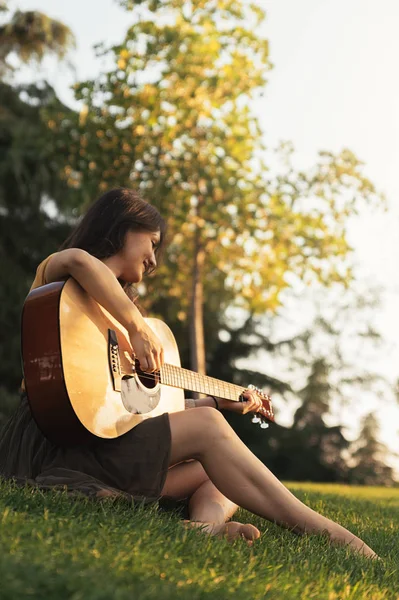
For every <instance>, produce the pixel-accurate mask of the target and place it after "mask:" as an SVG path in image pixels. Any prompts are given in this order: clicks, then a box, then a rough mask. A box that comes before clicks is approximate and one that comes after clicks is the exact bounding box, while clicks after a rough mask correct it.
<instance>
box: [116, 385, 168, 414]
mask: <svg viewBox="0 0 399 600" xmlns="http://www.w3.org/2000/svg"><path fill="white" fill-rule="evenodd" d="M121 388H122V389H121V397H122V402H123V404H124V406H125V408H126V410H128V411H129V412H131V413H133V414H139V415H143V414H146V413H149V412H151V411H152V410H154V408H156V407H157V406H158V404H159V401H160V398H161V386H160V384H157V385H156V386H155V387H154V388H151V389H148V388H146V387H145V386H144V385H143V384H142V383H141V381H140V380H139V378H138V376H137V375H133V376H132V377H126V378H124V379H122V385H121Z"/></svg>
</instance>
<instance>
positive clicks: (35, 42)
mask: <svg viewBox="0 0 399 600" xmlns="http://www.w3.org/2000/svg"><path fill="white" fill-rule="evenodd" d="M2 10H7V8H6V7H4V8H2ZM74 44H75V40H74V36H73V34H72V32H71V30H70V29H69V27H67V26H66V25H64V24H63V23H60V22H59V21H56V20H54V19H50V18H49V17H48V16H47V15H44V14H43V13H41V12H38V11H27V12H21V11H19V10H17V11H16V12H15V13H14V14H13V15H12V17H11V19H10V20H9V21H8V22H7V23H5V24H4V25H2V26H1V27H0V73H1V72H3V74H4V72H5V71H7V70H10V69H11V70H12V68H11V66H10V64H9V63H8V62H7V57H8V56H9V55H10V54H11V53H16V54H17V56H18V58H19V60H21V61H22V62H28V61H29V60H35V61H41V60H42V58H43V57H44V55H45V54H48V53H52V54H55V55H56V56H57V57H59V58H63V57H64V56H65V54H66V53H67V52H68V50H69V49H70V48H72V47H73V46H74Z"/></svg>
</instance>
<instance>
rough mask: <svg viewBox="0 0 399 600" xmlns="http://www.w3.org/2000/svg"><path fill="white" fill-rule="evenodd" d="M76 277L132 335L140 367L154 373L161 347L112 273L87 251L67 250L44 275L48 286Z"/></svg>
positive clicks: (61, 253)
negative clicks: (53, 282) (51, 283)
mask: <svg viewBox="0 0 399 600" xmlns="http://www.w3.org/2000/svg"><path fill="white" fill-rule="evenodd" d="M67 277H73V278H74V279H76V281H77V282H78V283H79V284H80V285H81V286H82V288H83V289H84V290H85V291H86V292H87V293H88V294H89V295H90V296H91V297H92V298H93V299H94V300H96V302H98V303H99V304H101V306H103V307H104V308H105V309H106V310H107V311H108V312H109V313H110V314H111V315H112V316H113V317H114V318H115V319H116V320H117V321H118V322H119V323H120V324H121V325H122V326H123V327H124V328H125V329H126V330H127V331H128V333H129V337H130V341H131V344H132V347H133V350H134V352H135V354H136V358H137V359H138V361H139V362H140V366H141V368H142V369H143V370H145V371H154V370H156V369H159V368H160V367H161V366H162V364H163V349H162V345H161V343H160V341H159V339H158V338H157V336H156V335H155V334H154V332H153V331H152V329H151V328H150V327H149V326H148V325H147V323H146V322H145V321H144V319H143V317H142V316H141V314H140V311H139V310H138V308H137V307H136V306H135V305H134V304H133V302H132V301H131V300H129V298H128V297H127V296H126V294H125V292H124V291H123V289H122V287H121V285H120V283H119V282H118V280H117V278H116V277H115V275H114V274H113V272H112V271H111V270H110V269H109V268H108V267H107V266H106V265H105V264H103V263H102V262H101V261H100V260H98V259H97V258H95V257H94V256H91V254H89V253H88V252H85V250H81V249H79V248H68V249H67V250H62V251H61V252H58V253H57V254H55V255H54V256H52V257H51V259H50V260H49V263H48V265H47V267H46V271H45V280H46V283H50V282H52V281H59V280H62V279H66V278H67Z"/></svg>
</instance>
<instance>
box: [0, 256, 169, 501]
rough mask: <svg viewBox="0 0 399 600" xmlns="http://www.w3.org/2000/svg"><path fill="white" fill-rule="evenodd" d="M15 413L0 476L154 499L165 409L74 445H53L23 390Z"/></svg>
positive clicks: (40, 272) (164, 455) (165, 459)
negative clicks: (111, 434)
mask: <svg viewBox="0 0 399 600" xmlns="http://www.w3.org/2000/svg"><path fill="white" fill-rule="evenodd" d="M51 256H53V255H50V256H48V257H47V258H46V259H45V260H44V261H43V262H41V263H40V265H39V266H38V268H37V271H36V277H35V279H34V281H33V284H32V286H31V290H32V289H35V288H37V287H40V286H42V285H45V284H46V283H47V281H46V274H45V271H46V266H47V264H48V262H49V260H50V258H51ZM22 388H23V392H22V395H21V402H20V405H19V407H18V409H17V410H16V412H15V414H14V415H13V416H12V417H11V419H10V420H9V421H8V422H7V423H6V424H5V426H4V427H3V430H2V431H0V475H2V476H3V477H13V478H14V479H15V480H16V481H18V482H21V483H23V482H31V483H34V484H35V485H39V486H40V487H41V488H53V487H55V486H60V487H63V488H66V489H67V490H69V491H79V492H83V493H84V494H88V495H97V496H102V495H103V496H106V495H111V494H114V493H118V492H119V493H121V494H125V495H128V496H130V497H134V498H140V499H144V500H149V501H152V500H155V499H157V498H159V496H160V494H161V491H162V488H163V485H164V482H165V479H166V475H167V471H168V466H169V458H170V448H171V434H170V425H169V415H168V414H167V413H165V414H163V415H160V416H159V417H154V418H152V419H147V420H145V421H144V422H142V423H140V424H139V425H137V426H136V427H134V428H133V429H131V430H130V431H128V432H127V433H125V434H124V435H122V436H120V437H118V438H115V439H111V440H104V439H102V438H95V437H94V436H93V441H92V443H91V444H89V445H86V446H80V447H79V446H78V447H74V448H64V447H60V446H56V445H55V444H53V443H52V442H50V441H49V440H48V439H47V438H45V437H44V435H43V434H42V433H41V431H40V430H39V428H38V427H37V425H36V423H35V421H34V420H33V417H32V413H31V411H30V408H29V403H28V400H27V397H26V394H25V391H24V385H23V382H22Z"/></svg>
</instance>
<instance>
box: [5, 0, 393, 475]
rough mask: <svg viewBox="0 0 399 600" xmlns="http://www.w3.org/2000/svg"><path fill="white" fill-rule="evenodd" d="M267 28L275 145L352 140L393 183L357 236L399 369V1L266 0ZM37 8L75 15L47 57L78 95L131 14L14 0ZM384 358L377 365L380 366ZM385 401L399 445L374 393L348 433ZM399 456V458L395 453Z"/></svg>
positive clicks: (76, 0) (78, 3)
mask: <svg viewBox="0 0 399 600" xmlns="http://www.w3.org/2000/svg"><path fill="white" fill-rule="evenodd" d="M263 5H264V7H265V8H266V11H267V14H268V19H267V23H266V25H265V33H266V36H267V38H268V39H269V42H270V51H271V61H272V63H273V64H274V66H275V68H274V69H273V71H271V72H270V74H269V84H268V86H267V87H266V90H265V95H264V98H263V100H262V106H261V107H260V109H261V110H260V115H261V123H262V126H263V128H264V130H265V132H266V143H267V144H268V146H269V147H273V146H274V145H277V143H278V142H279V141H280V140H291V141H292V142H293V143H294V146H295V148H296V161H297V164H298V165H299V166H301V167H306V166H310V165H312V163H314V161H315V158H316V152H317V151H318V150H321V149H323V150H332V151H336V152H338V151H339V150H340V149H342V148H343V147H348V148H350V149H351V150H353V151H354V152H355V154H356V155H357V156H358V157H359V158H360V159H361V160H363V161H364V162H365V163H366V166H367V169H366V174H367V176H368V177H370V178H371V179H372V181H373V182H374V183H375V184H376V185H377V187H378V188H379V189H380V190H381V191H383V192H385V194H386V196H387V198H388V202H389V210H388V212H387V213H386V214H381V213H373V214H365V215H364V216H362V217H361V218H359V219H358V220H357V222H356V224H354V225H353V227H352V229H351V232H350V236H351V241H352V243H353V245H354V246H355V249H356V256H357V260H358V263H359V270H360V272H361V273H362V276H363V277H366V278H367V279H369V280H370V281H371V282H374V283H378V284H379V285H380V286H381V287H382V288H384V289H385V290H386V293H385V300H384V304H383V306H382V307H381V310H380V313H379V315H378V317H379V324H380V326H381V330H382V332H383V334H384V336H385V337H386V339H387V340H388V341H390V342H391V343H392V350H391V352H390V353H389V356H384V357H381V366H380V368H381V372H383V373H385V374H387V375H388V376H389V377H390V378H392V379H395V378H398V377H399V343H398V342H396V340H398V339H399V315H398V307H397V304H398V302H397V298H398V295H399V271H398V268H397V257H398V256H399V235H398V232H399V178H398V175H397V173H398V169H397V166H398V165H399V68H398V62H399V36H398V33H397V32H398V29H399V2H398V1H397V0H350V1H348V0H301V1H300V2H298V0H263ZM14 7H18V8H20V9H21V10H29V9H37V10H41V11H42V12H44V13H46V14H48V15H49V16H51V17H53V18H57V19H60V20H62V21H63V22H64V23H66V24H68V25H69V26H70V27H71V29H72V31H73V32H74V34H75V35H76V38H77V49H76V51H75V52H73V53H71V55H70V57H69V59H70V61H71V63H72V64H73V65H74V68H75V72H73V71H72V70H71V69H70V68H68V66H67V65H66V64H64V65H61V66H60V65H59V64H56V63H55V62H53V61H46V63H45V73H46V76H47V78H48V79H49V81H50V82H51V83H52V84H53V85H54V86H55V87H56V89H57V91H58V93H59V94H60V95H61V97H62V99H63V100H64V101H65V102H67V103H69V104H72V102H73V99H72V93H71V92H70V90H69V85H70V84H72V83H73V82H74V81H76V80H81V79H84V78H91V77H95V75H96V73H98V71H99V67H100V63H99V61H96V60H95V58H94V52H93V50H92V47H93V45H94V44H95V43H97V42H100V41H105V42H106V43H107V44H111V43H113V42H119V41H120V40H121V39H122V36H123V34H124V32H125V30H126V28H127V26H128V25H129V22H130V20H131V15H130V14H129V13H126V12H125V11H123V10H121V9H120V8H118V7H117V6H116V3H115V2H113V1H112V0H83V1H82V0H68V2H65V1H63V0H19V1H17V0H14V1H13V2H11V8H14ZM374 366H375V365H373V367H374ZM376 409H378V410H379V414H380V424H381V431H382V439H383V441H385V442H386V443H388V444H389V446H390V447H391V449H392V450H393V451H395V452H397V453H399V407H398V406H396V405H394V403H393V400H392V401H391V404H390V405H389V404H387V403H384V402H381V401H380V400H378V399H376V398H374V399H368V400H367V401H366V402H363V403H361V402H359V403H358V404H357V406H356V407H355V408H354V407H351V409H350V410H346V411H344V412H343V416H342V418H343V422H344V423H345V425H346V426H347V427H348V434H349V437H354V436H355V434H356V432H357V423H358V420H359V418H360V416H361V415H362V414H364V413H365V412H369V411H370V410H376ZM396 464H398V463H396Z"/></svg>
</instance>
